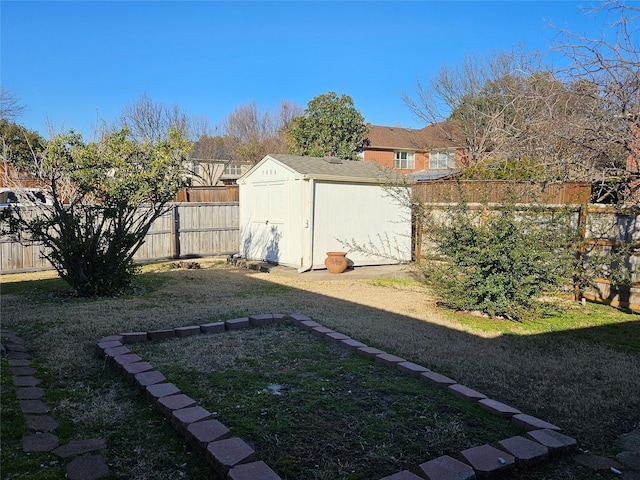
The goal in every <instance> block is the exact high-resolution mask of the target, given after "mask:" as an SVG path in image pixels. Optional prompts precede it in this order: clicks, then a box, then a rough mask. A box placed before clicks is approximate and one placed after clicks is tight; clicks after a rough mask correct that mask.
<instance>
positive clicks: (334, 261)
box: [324, 252, 349, 273]
mask: <svg viewBox="0 0 640 480" xmlns="http://www.w3.org/2000/svg"><path fill="white" fill-rule="evenodd" d="M324 264H325V266H326V267H327V270H329V271H330V272H331V273H342V272H344V271H345V270H346V269H347V267H348V266H349V261H348V260H347V252H327V258H326V259H325V261H324Z"/></svg>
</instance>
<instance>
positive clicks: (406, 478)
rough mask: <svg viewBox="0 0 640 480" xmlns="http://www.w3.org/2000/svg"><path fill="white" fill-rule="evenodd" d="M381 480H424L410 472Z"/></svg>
mask: <svg viewBox="0 0 640 480" xmlns="http://www.w3.org/2000/svg"><path fill="white" fill-rule="evenodd" d="M380 480H422V478H421V477H419V476H417V475H416V474H414V473H411V472H410V471H409V470H402V471H401V472H398V473H394V474H393V475H388V476H386V477H383V478H381V479H380Z"/></svg>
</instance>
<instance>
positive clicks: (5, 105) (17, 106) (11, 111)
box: [0, 86, 25, 121]
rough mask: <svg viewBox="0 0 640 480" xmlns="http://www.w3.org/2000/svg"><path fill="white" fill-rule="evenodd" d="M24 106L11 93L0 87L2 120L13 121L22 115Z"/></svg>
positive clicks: (0, 114)
mask: <svg viewBox="0 0 640 480" xmlns="http://www.w3.org/2000/svg"><path fill="white" fill-rule="evenodd" d="M24 108H25V107H24V105H22V104H21V103H20V99H19V98H18V97H17V96H16V95H15V94H14V93H13V92H11V91H9V90H7V89H6V88H4V87H2V86H0V119H1V120H7V121H12V120H15V119H16V118H17V117H19V116H20V115H22V112H24Z"/></svg>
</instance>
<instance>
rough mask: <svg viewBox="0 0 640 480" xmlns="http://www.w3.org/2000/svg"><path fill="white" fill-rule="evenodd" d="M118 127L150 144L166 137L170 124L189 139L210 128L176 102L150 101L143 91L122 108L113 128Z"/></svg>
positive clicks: (206, 131)
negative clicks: (169, 104)
mask: <svg viewBox="0 0 640 480" xmlns="http://www.w3.org/2000/svg"><path fill="white" fill-rule="evenodd" d="M121 128H126V129H127V130H128V131H129V132H131V134H132V135H133V137H134V138H135V139H136V140H138V141H140V142H146V143H151V144H154V143H156V142H157V141H159V140H160V139H162V138H166V136H167V135H168V133H169V130H170V129H171V128H173V129H175V130H178V131H180V132H183V133H184V135H185V136H186V137H187V138H190V139H192V140H196V139H197V138H199V137H200V136H201V135H203V134H208V133H209V130H210V128H209V124H208V121H207V120H206V119H205V118H202V117H197V116H190V115H188V114H187V113H186V112H185V111H184V110H183V109H182V108H180V107H179V106H178V105H173V106H167V105H165V104H164V103H162V102H157V101H154V100H152V99H151V97H149V95H147V94H146V93H144V94H142V95H140V96H139V97H138V98H137V99H136V100H135V101H134V102H132V103H130V104H129V105H127V106H125V107H124V108H123V109H122V111H121V113H120V115H119V117H118V118H117V119H116V121H115V125H114V130H119V129H121Z"/></svg>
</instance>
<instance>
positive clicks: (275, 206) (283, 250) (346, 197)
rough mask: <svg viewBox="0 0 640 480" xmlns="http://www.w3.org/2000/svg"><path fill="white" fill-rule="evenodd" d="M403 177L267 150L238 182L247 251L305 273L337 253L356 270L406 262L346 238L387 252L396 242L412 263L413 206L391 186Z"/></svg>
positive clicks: (356, 164) (375, 167) (334, 160)
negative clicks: (371, 252) (400, 198)
mask: <svg viewBox="0 0 640 480" xmlns="http://www.w3.org/2000/svg"><path fill="white" fill-rule="evenodd" d="M400 178H401V177H400V176H398V175H397V174H396V173H394V172H393V171H391V170H388V169H385V168H384V167H381V166H380V165H377V164H374V163H369V162H361V161H347V160H341V159H338V158H335V157H322V158H319V157H303V156H293V155H279V154H278V155H275V154H274V155H267V156H266V157H264V158H263V159H262V160H261V161H260V162H259V163H258V164H256V165H255V166H254V167H253V168H252V169H251V170H249V171H248V172H247V173H246V174H244V175H243V176H242V177H241V178H240V179H239V180H238V184H239V185H240V254H241V255H242V256H243V257H244V258H247V259H250V260H262V261H268V262H273V263H277V264H279V265H285V266H289V267H294V268H297V269H298V270H299V271H300V272H303V271H306V270H310V269H322V268H325V265H324V260H325V258H326V253H327V252H330V251H346V252H348V254H347V258H348V259H349V260H351V262H352V264H353V266H356V267H357V266H364V265H383V264H392V263H398V260H396V259H390V258H385V257H384V256H375V255H374V256H372V255H366V254H363V253H360V252H349V249H348V248H346V247H345V246H344V245H343V243H341V241H342V242H345V241H346V242H351V243H355V244H357V245H365V244H372V245H373V246H374V247H376V248H379V249H381V250H380V251H384V249H385V248H387V246H388V245H387V246H385V244H387V243H389V244H390V246H391V247H392V249H393V252H394V253H396V254H397V253H399V254H400V257H401V258H400V259H399V260H401V261H408V260H410V259H411V220H410V218H411V215H410V211H409V208H408V207H407V206H406V205H400V203H399V202H398V201H397V200H395V199H394V198H392V196H390V195H389V192H388V191H387V190H386V188H385V186H384V185H385V184H386V183H389V182H390V181H391V179H395V180H394V183H395V182H397V180H398V179H400ZM402 178H403V180H404V181H406V178H404V177H402ZM401 188H410V187H409V186H408V185H407V186H405V187H401Z"/></svg>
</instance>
